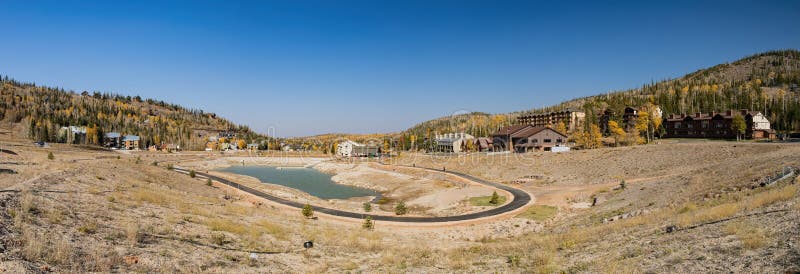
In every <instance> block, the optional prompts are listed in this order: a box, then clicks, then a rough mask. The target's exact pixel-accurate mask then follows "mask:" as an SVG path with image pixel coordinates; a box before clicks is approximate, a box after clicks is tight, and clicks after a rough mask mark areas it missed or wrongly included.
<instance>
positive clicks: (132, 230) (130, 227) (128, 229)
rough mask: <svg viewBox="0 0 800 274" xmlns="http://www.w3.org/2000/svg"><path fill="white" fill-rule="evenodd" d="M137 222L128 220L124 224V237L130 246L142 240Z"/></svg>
mask: <svg viewBox="0 0 800 274" xmlns="http://www.w3.org/2000/svg"><path fill="white" fill-rule="evenodd" d="M140 230H141V229H140V227H139V223H137V222H134V221H129V222H128V224H127V225H125V239H126V240H127V241H128V244H130V245H131V246H136V245H138V244H139V242H141V240H142V233H141V232H140Z"/></svg>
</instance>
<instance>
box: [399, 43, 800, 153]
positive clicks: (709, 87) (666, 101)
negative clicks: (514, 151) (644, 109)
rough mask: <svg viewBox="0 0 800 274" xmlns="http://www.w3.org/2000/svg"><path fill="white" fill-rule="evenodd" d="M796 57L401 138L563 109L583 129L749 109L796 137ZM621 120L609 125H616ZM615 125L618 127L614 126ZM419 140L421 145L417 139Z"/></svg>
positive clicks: (748, 62) (799, 71)
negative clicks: (574, 114)
mask: <svg viewBox="0 0 800 274" xmlns="http://www.w3.org/2000/svg"><path fill="white" fill-rule="evenodd" d="M798 86H800V51H797V50H781V51H770V52H765V53H761V54H756V55H753V56H749V57H746V58H743V59H741V60H738V61H735V62H733V63H726V64H720V65H717V66H714V67H711V68H707V69H701V70H698V71H696V72H693V73H690V74H687V75H685V76H683V77H680V78H677V79H669V80H664V81H659V82H653V83H650V84H646V85H644V86H642V87H641V88H636V89H631V90H625V91H615V92H609V93H606V94H602V95H595V96H589V97H584V98H577V99H572V100H568V101H565V102H563V103H561V104H558V105H554V106H549V107H545V108H539V109H532V110H529V111H521V112H512V113H506V114H486V113H471V114H462V115H456V116H452V117H443V118H439V119H434V120H431V121H426V122H423V123H420V124H418V125H416V126H414V127H412V128H410V129H408V130H406V131H405V132H404V133H405V135H406V136H407V135H417V136H419V137H429V136H432V135H433V134H435V133H444V132H454V131H464V132H467V133H469V134H472V135H475V136H486V135H487V134H490V133H491V132H492V131H494V130H496V129H497V128H498V127H500V126H504V125H508V124H510V123H513V122H514V120H515V119H516V117H517V116H519V115H521V114H527V113H543V112H550V111H558V110H564V109H575V110H580V111H584V112H586V118H587V122H588V123H586V127H587V128H586V129H585V130H588V129H589V127H590V126H591V125H592V124H597V122H598V121H597V118H598V115H600V114H601V113H602V112H603V111H605V110H607V109H608V110H611V111H613V112H615V113H617V114H620V113H622V112H623V109H624V108H625V107H626V106H631V107H634V108H639V107H641V106H644V105H646V104H648V103H650V104H652V105H656V106H659V107H660V108H661V110H662V111H663V113H664V115H668V114H670V113H695V112H709V111H725V110H728V109H751V110H758V111H761V112H763V113H764V114H765V115H766V116H767V117H768V118H769V119H770V122H772V127H773V128H774V129H776V130H777V131H778V132H796V131H800V88H798ZM621 118H622V117H621V115H617V117H615V119H617V120H620V119H621ZM618 122H621V121H618ZM420 140H421V139H420Z"/></svg>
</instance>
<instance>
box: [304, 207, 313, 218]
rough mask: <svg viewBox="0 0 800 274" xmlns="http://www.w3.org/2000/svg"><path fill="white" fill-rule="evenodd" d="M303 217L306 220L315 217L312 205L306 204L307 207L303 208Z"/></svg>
mask: <svg viewBox="0 0 800 274" xmlns="http://www.w3.org/2000/svg"><path fill="white" fill-rule="evenodd" d="M303 216H304V217H306V218H311V217H314V208H313V207H311V204H309V203H306V205H305V206H303Z"/></svg>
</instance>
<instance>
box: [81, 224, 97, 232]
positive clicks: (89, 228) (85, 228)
mask: <svg viewBox="0 0 800 274" xmlns="http://www.w3.org/2000/svg"><path fill="white" fill-rule="evenodd" d="M78 231H79V232H81V233H83V234H94V233H95V232H97V224H96V223H94V222H90V223H87V224H84V225H82V226H80V227H78Z"/></svg>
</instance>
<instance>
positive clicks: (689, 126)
mask: <svg viewBox="0 0 800 274" xmlns="http://www.w3.org/2000/svg"><path fill="white" fill-rule="evenodd" d="M686 128H694V125H692V124H691V123H689V124H686Z"/></svg>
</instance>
